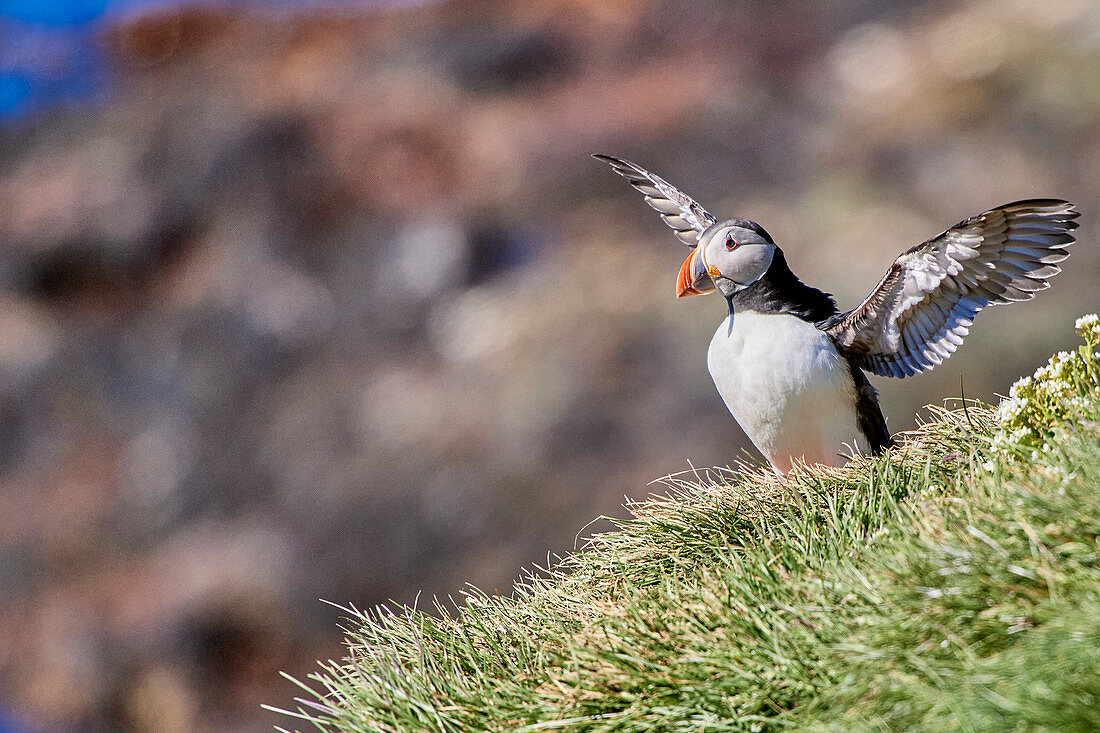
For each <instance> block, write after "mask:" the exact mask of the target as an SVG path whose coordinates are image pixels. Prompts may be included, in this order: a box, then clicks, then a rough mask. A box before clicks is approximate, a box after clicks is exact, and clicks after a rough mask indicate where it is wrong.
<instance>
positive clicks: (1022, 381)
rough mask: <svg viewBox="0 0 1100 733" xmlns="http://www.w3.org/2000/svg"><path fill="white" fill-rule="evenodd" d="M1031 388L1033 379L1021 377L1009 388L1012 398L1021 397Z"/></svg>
mask: <svg viewBox="0 0 1100 733" xmlns="http://www.w3.org/2000/svg"><path fill="white" fill-rule="evenodd" d="M1030 386H1031V377H1021V378H1019V379H1017V380H1016V382H1015V383H1014V384H1013V385H1012V386H1011V387H1010V388H1009V390H1008V394H1009V396H1010V397H1020V396H1021V395H1020V393H1021V392H1023V391H1024V390H1025V389H1027V388H1028V387H1030Z"/></svg>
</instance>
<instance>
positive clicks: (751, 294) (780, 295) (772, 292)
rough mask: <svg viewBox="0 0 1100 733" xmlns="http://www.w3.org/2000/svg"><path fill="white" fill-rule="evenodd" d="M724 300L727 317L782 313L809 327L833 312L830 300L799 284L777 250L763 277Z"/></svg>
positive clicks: (835, 309) (814, 289)
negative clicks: (738, 313) (743, 313)
mask: <svg viewBox="0 0 1100 733" xmlns="http://www.w3.org/2000/svg"><path fill="white" fill-rule="evenodd" d="M728 300H729V306H730V313H733V312H735V311H739V310H752V311H756V312H757V313H769V314H778V313H785V314H789V315H792V316H797V317H799V318H801V319H802V320H804V321H810V322H811V323H818V322H820V321H823V320H825V319H826V318H828V317H829V316H832V315H834V314H835V313H836V312H837V308H836V301H834V300H833V296H831V295H829V294H828V293H823V292H821V291H820V290H818V289H817V288H811V287H810V286H809V285H806V284H805V283H804V282H802V281H801V280H799V279H798V277H796V276H795V274H794V273H793V272H791V268H790V267H788V266H787V259H786V258H785V257H784V256H783V250H781V249H779V248H778V247H776V248H775V256H774V257H772V264H771V266H770V267H768V271H767V272H765V273H764V276H763V277H762V278H760V279H759V280H757V281H756V282H754V283H753V284H752V285H750V286H748V287H747V288H745V289H744V290H739V291H738V292H736V293H734V294H733V296H732V297H730V298H728Z"/></svg>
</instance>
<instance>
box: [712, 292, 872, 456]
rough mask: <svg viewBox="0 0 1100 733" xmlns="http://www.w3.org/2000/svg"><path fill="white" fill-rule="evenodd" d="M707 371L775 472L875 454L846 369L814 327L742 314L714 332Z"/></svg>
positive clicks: (776, 317) (771, 316) (790, 318)
mask: <svg viewBox="0 0 1100 733" xmlns="http://www.w3.org/2000/svg"><path fill="white" fill-rule="evenodd" d="M731 319H732V320H731ZM707 365H708V367H709V368H710V374H711V377H712V378H713V379H714V385H715V386H716V387H717V388H718V394H720V395H721V396H722V400H723V401H724V402H725V403H726V407H727V408H729V411H730V412H731V413H732V414H733V417H734V418H735V419H736V420H737V422H738V423H739V424H740V425H741V427H742V429H744V431H745V433H746V434H747V435H748V436H749V438H750V439H751V440H752V442H753V444H755V445H756V447H757V448H758V449H759V450H760V452H761V453H763V454H764V455H765V456H766V457H767V458H768V460H769V461H770V462H771V464H772V466H773V467H774V468H775V469H776V471H778V472H780V473H785V472H787V471H788V470H789V469H790V467H791V464H792V461H794V460H796V459H797V460H803V461H806V462H807V463H825V464H828V465H834V466H835V465H839V464H840V463H842V462H843V461H844V459H845V456H850V455H851V454H852V453H853V452H854V451H855V450H859V451H862V452H866V451H868V450H869V445H868V443H867V440H866V439H865V438H864V437H863V435H862V433H860V431H859V428H858V423H857V418H856V410H855V404H856V396H855V385H854V382H853V381H852V376H851V372H850V371H849V368H848V364H847V362H846V361H845V360H844V358H843V357H842V356H840V354H838V353H837V351H836V348H835V347H834V346H833V343H832V341H830V340H829V337H828V336H826V335H825V334H824V333H822V332H821V331H819V330H818V329H817V328H816V327H814V325H813V324H812V323H807V322H806V321H803V320H802V319H800V318H797V317H795V316H791V315H776V314H762V313H756V312H754V311H738V312H737V313H736V314H734V315H731V316H730V317H728V318H726V320H725V321H724V322H723V323H722V325H721V326H719V327H718V330H717V331H716V332H715V334H714V338H713V339H712V340H711V342H710V350H709V351H708V352H707Z"/></svg>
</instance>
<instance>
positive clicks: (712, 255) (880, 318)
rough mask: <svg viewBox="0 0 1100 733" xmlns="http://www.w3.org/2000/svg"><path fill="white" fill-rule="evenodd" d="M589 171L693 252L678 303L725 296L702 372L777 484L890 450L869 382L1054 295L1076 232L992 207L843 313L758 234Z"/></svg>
mask: <svg viewBox="0 0 1100 733" xmlns="http://www.w3.org/2000/svg"><path fill="white" fill-rule="evenodd" d="M595 157H596V158H598V159H600V160H603V161H606V162H608V163H610V164H611V166H612V168H613V169H614V170H615V172H617V173H619V174H620V175H622V176H623V177H625V178H626V179H627V180H628V181H630V183H631V185H633V186H634V187H635V188H636V189H638V190H639V191H641V192H642V193H643V194H644V195H645V197H646V202H647V203H648V204H649V205H650V206H651V207H653V208H654V209H656V210H657V211H658V212H660V214H661V217H662V219H664V221H665V222H666V223H667V224H668V225H669V226H670V227H672V228H673V229H674V230H676V236H677V237H678V238H679V239H680V240H681V241H682V242H684V243H685V244H687V245H688V246H690V247H692V252H691V254H689V255H688V257H687V259H686V260H685V261H684V264H683V266H682V267H681V268H680V273H679V276H678V278H677V288H676V290H677V296H678V297H683V296H686V295H697V294H702V293H707V292H710V291H712V290H718V291H719V292H721V293H722V295H723V296H725V298H726V300H727V302H728V304H729V316H728V317H727V318H726V320H725V321H724V322H723V323H722V325H721V326H719V328H718V330H717V331H716V332H715V334H714V338H713V339H712V340H711V344H710V348H709V350H708V353H707V364H708V367H709V369H710V373H711V376H712V377H713V379H714V383H715V386H716V387H717V388H718V392H719V394H720V395H721V397H722V400H723V401H724V402H725V404H726V406H727V407H728V408H729V410H730V412H731V413H732V414H733V416H734V418H735V419H736V420H737V422H738V423H739V424H740V425H741V427H742V428H743V429H744V430H745V432H746V434H747V435H748V436H749V438H750V439H751V440H752V442H753V443H754V444H755V445H756V447H757V448H759V449H760V451H761V452H762V453H763V454H764V455H765V456H766V457H767V459H768V461H769V462H770V463H771V465H772V467H773V468H774V469H775V470H776V471H777V472H779V473H780V474H783V473H785V472H786V471H788V470H789V469H790V468H791V466H792V465H794V463H795V462H802V461H804V462H806V463H825V464H830V465H836V464H838V463H840V462H841V461H843V460H844V459H845V458H846V457H847V456H849V455H851V454H852V453H853V452H854V451H860V452H871V453H878V452H881V451H882V450H883V449H885V448H887V447H889V446H891V445H893V440H892V439H891V437H890V433H889V431H888V430H887V429H886V421H885V420H884V419H883V416H882V411H881V409H880V407H879V404H878V395H877V393H876V391H875V389H874V387H873V386H871V383H870V381H869V380H868V379H867V376H866V375H865V374H864V370H866V371H869V372H871V373H873V374H876V375H880V376H888V377H902V378H903V377H907V376H912V375H914V374H918V373H920V372H923V371H928V370H929V369H932V368H934V367H935V366H936V365H938V364H940V363H941V362H942V361H943V360H944V359H946V358H948V357H949V356H950V355H951V354H952V353H954V351H955V349H956V348H958V346H959V345H960V344H961V343H962V341H963V338H964V337H965V336H966V334H967V333H968V332H969V329H970V327H971V326H972V324H973V319H974V316H975V315H976V314H977V313H978V312H979V311H980V310H982V309H983V308H985V307H986V306H990V305H998V304H1001V303H1010V302H1014V301H1019V300H1029V299H1031V298H1032V297H1034V295H1035V293H1036V292H1037V291H1039V290H1043V289H1045V288H1047V287H1049V285H1050V283H1049V282H1048V280H1049V278H1051V277H1053V276H1054V275H1056V274H1058V272H1060V268H1059V267H1058V263H1059V262H1061V261H1062V260H1064V259H1065V258H1066V257H1068V256H1069V253H1068V252H1066V250H1065V248H1066V247H1067V246H1068V245H1069V244H1071V243H1072V242H1073V241H1074V238H1073V236H1072V235H1071V234H1070V232H1071V231H1072V230H1073V229H1075V228H1076V227H1077V222H1076V221H1074V220H1075V219H1076V218H1077V216H1078V212H1077V211H1076V210H1074V208H1073V204H1070V203H1069V202H1067V201H1062V200H1059V199H1033V200H1028V201H1017V202H1015V203H1011V204H1006V205H1004V206H999V207H997V208H995V209H991V210H989V211H987V212H985V213H983V214H979V215H977V216H974V217H971V218H969V219H966V220H964V221H962V222H960V223H959V224H956V225H955V226H953V227H951V228H950V229H948V230H946V231H945V232H943V233H942V234H939V235H938V236H936V237H933V238H932V239H929V240H928V241H927V242H924V243H923V244H920V245H918V246H916V247H913V248H912V249H909V250H907V251H905V252H903V253H902V254H901V255H900V256H899V257H898V258H897V259H896V260H895V261H894V263H893V264H892V265H891V266H890V269H889V270H888V271H887V273H886V275H885V276H884V277H883V278H882V280H881V281H880V282H879V284H878V286H877V287H876V288H875V289H874V290H873V291H872V292H871V294H870V295H868V296H867V298H866V299H865V300H864V301H863V302H862V303H861V304H860V305H859V306H857V307H856V308H854V309H853V310H850V311H847V312H843V313H842V312H840V311H839V310H838V308H837V306H836V303H835V301H834V300H833V298H832V297H831V296H830V295H828V294H827V293H823V292H821V291H820V290H817V289H815V288H812V287H809V286H808V285H806V284H804V283H803V282H802V281H801V280H799V279H798V278H797V277H796V276H795V275H794V273H793V272H791V270H790V268H789V267H788V266H787V262H786V258H785V257H784V256H783V251H782V250H781V249H780V248H779V247H778V246H776V244H775V242H774V241H772V238H771V237H770V236H769V235H768V233H767V232H766V231H764V229H763V227H761V226H760V225H759V224H757V223H755V222H752V221H748V220H746V219H727V220H725V221H718V220H717V219H716V218H715V217H714V216H712V215H711V214H709V213H708V212H707V211H706V210H705V209H704V208H703V207H702V206H700V205H699V204H698V203H696V202H695V201H694V200H693V199H692V198H691V197H690V196H688V195H686V194H685V193H683V192H682V191H680V190H678V189H676V188H675V187H673V186H672V185H670V184H669V183H667V182H666V181H664V180H663V179H661V178H659V177H657V176H655V175H653V174H652V173H650V172H648V171H646V170H645V169H644V168H641V167H640V166H637V165H635V164H633V163H630V162H628V161H625V160H621V159H619V158H613V157H610V156H605V155H597V156H595Z"/></svg>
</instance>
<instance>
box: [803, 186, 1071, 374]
mask: <svg viewBox="0 0 1100 733" xmlns="http://www.w3.org/2000/svg"><path fill="white" fill-rule="evenodd" d="M1078 216H1079V214H1078V212H1077V211H1076V210H1075V209H1074V208H1073V204H1071V203H1069V202H1068V201H1062V200H1059V199H1031V200H1027V201H1017V202H1015V203H1011V204H1006V205H1005V206H1001V207H998V208H996V209H991V210H990V211H987V212H985V213H984V214H979V215H978V216H974V217H971V218H969V219H967V220H965V221H962V222H960V223H959V224H957V225H955V226H954V227H952V228H950V229H948V230H947V231H945V232H943V233H942V234H940V235H939V236H937V237H934V238H932V239H930V240H928V241H927V242H924V243H923V244H920V245H918V246H916V247H913V248H912V249H910V250H907V251H906V252H903V253H902V254H901V256H899V257H898V258H897V259H896V260H894V263H893V264H892V265H890V269H889V270H888V271H887V272H886V275H884V276H883V278H882V280H881V281H879V284H878V286H877V287H876V288H875V289H874V290H873V291H872V292H871V294H870V295H868V296H867V298H866V300H864V301H863V302H862V303H861V304H860V305H859V306H858V307H857V308H855V309H854V310H851V311H848V312H847V313H842V314H839V315H837V316H834V317H833V318H831V319H829V320H828V321H826V322H825V323H823V324H822V328H824V329H825V331H827V332H828V333H829V334H830V335H831V336H833V338H834V339H836V341H837V343H838V344H839V345H840V346H841V347H843V348H844V349H846V350H847V351H848V352H850V353H851V354H852V356H853V358H854V360H855V362H856V364H857V365H859V366H860V367H862V368H863V369H867V370H869V371H871V372H874V373H875V374H879V375H881V376H887V377H908V376H911V375H913V374H918V373H920V372H924V371H928V370H929V369H932V368H934V367H935V366H936V365H938V364H940V363H942V362H943V360H944V359H946V358H948V357H949V356H950V355H951V354H953V353H954V352H955V349H957V348H958V347H959V345H960V344H962V342H963V338H965V337H966V335H967V334H968V333H969V332H970V327H971V326H972V325H973V323H974V317H975V316H976V315H977V314H978V312H979V311H981V310H982V309H983V308H985V307H986V306H990V305H998V304H1001V303H1010V302H1013V301H1021V300H1030V299H1031V298H1033V297H1034V296H1035V293H1037V292H1038V291H1040V290H1045V289H1046V288H1048V287H1050V283H1049V282H1048V280H1049V279H1050V278H1052V277H1054V276H1055V275H1057V274H1058V273H1059V272H1061V268H1060V267H1058V263H1060V262H1061V261H1062V260H1064V259H1065V258H1066V257H1068V256H1069V253H1068V252H1066V251H1065V247H1067V246H1068V245H1070V244H1072V243H1073V241H1074V237H1073V235H1072V234H1071V233H1070V232H1072V231H1073V230H1074V229H1076V228H1077V222H1076V221H1074V220H1075V219H1076V218H1077V217H1078Z"/></svg>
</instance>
